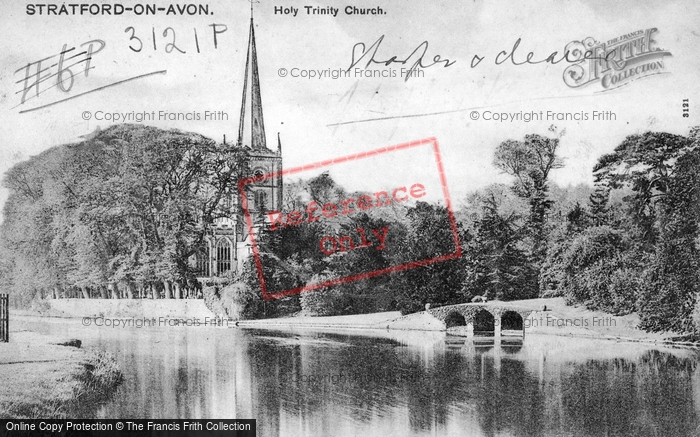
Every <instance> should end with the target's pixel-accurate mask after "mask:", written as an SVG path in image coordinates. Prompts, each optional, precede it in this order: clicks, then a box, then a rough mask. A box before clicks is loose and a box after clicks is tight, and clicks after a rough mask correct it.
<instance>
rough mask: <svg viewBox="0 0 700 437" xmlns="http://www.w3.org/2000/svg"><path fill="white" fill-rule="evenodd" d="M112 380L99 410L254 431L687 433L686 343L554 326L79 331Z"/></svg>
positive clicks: (698, 391)
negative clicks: (506, 332) (557, 331)
mask: <svg viewBox="0 0 700 437" xmlns="http://www.w3.org/2000/svg"><path fill="white" fill-rule="evenodd" d="M61 329H68V330H69V331H70V330H74V332H72V333H71V335H73V336H76V337H82V338H84V339H85V344H86V345H94V346H99V347H102V348H105V349H108V350H111V351H112V352H113V353H115V354H116V355H117V357H118V359H119V361H120V363H121V365H122V367H123V369H124V370H125V374H126V381H125V383H124V385H123V386H122V387H121V388H120V389H119V391H118V393H117V394H116V395H115V397H114V398H113V399H112V401H111V402H110V403H108V404H107V405H105V406H103V407H102V409H101V416H102V417H113V418H127V417H134V418H136V417H143V418H199V417H203V418H235V417H238V418H250V417H253V418H256V419H258V427H259V430H260V431H259V435H265V436H268V435H269V436H277V435H318V436H327V435H340V436H342V435H367V436H372V435H384V436H393V435H396V436H399V435H401V436H403V435H460V436H461V435H475V436H496V435H514V436H516V435H528V436H529V435H557V436H559V435H565V436H597V435H601V436H602V435H639V436H647V435H649V436H652V435H664V436H673V435H683V436H686V435H698V434H700V433H699V431H700V428H699V426H700V408H699V407H698V405H699V404H700V384H699V383H700V370H699V369H698V366H697V363H698V358H699V357H698V352H697V351H692V350H673V349H663V348H654V347H652V346H648V345H641V344H634V343H613V342H605V341H595V340H586V339H571V338H564V337H546V336H535V335H531V336H529V337H528V338H527V339H526V340H525V342H524V343H523V341H522V339H518V338H502V339H500V341H495V340H494V338H493V337H490V338H475V339H471V338H469V339H467V338H464V337H453V338H450V337H445V336H444V334H441V333H432V334H430V333H403V332H388V331H387V332H371V333H370V332H365V333H357V335H355V334H353V335H350V334H348V333H347V332H344V333H321V332H310V331H299V332H296V333H287V332H274V331H254V330H249V331H243V330H238V329H228V330H227V329H213V330H206V329H193V328H189V329H187V328H182V329H181V328H178V329H169V330H165V329H150V330H145V329H142V330H136V329H134V330H128V329H127V330H121V331H108V330H86V329H84V328H81V327H79V326H77V325H71V326H70V327H68V328H65V327H62V328H61Z"/></svg>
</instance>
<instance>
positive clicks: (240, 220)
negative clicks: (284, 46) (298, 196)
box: [196, 16, 283, 279]
mask: <svg viewBox="0 0 700 437" xmlns="http://www.w3.org/2000/svg"><path fill="white" fill-rule="evenodd" d="M225 141H226V140H225V139H224V142H225ZM236 145H237V146H239V147H243V148H245V149H246V151H247V152H248V156H249V168H250V170H251V172H252V175H255V176H262V175H264V174H268V173H274V172H278V171H281V170H282V143H281V141H280V138H279V134H278V135H277V150H272V149H269V148H268V147H267V140H266V136H265V123H264V121H263V108H262V99H261V94H260V78H259V75H258V58H257V51H256V48H255V29H254V26H253V18H252V16H251V19H250V32H249V35H248V51H247V55H246V63H245V76H244V79H243V97H242V101H241V116H240V121H239V125H238V139H237V143H236ZM252 175H251V176H252ZM282 188H283V185H282V176H281V175H280V176H278V177H274V178H268V179H265V180H264V181H261V182H259V183H257V184H253V185H252V186H251V194H249V197H248V206H249V209H250V213H251V214H255V213H256V212H258V211H260V210H267V211H270V210H277V211H280V210H281V209H282V207H281V205H282ZM237 202H238V193H237V192H235V193H231V197H230V198H229V199H227V206H229V207H230V208H231V216H230V217H226V218H221V219H218V220H217V221H216V223H215V225H214V227H213V228H212V229H211V233H210V235H209V236H207V238H206V246H205V247H204V248H203V250H202V251H201V252H200V253H199V254H198V255H197V256H196V268H197V276H198V277H199V278H200V279H212V278H216V277H222V276H226V275H227V274H230V273H231V272H233V271H235V270H238V269H240V268H241V266H242V264H243V261H244V260H245V259H246V258H247V257H248V256H250V254H251V248H250V243H249V236H248V229H247V226H246V224H245V217H244V216H243V215H242V214H240V213H239V212H238V206H237Z"/></svg>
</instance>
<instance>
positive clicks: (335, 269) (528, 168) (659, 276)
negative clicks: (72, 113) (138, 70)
mask: <svg viewBox="0 0 700 437" xmlns="http://www.w3.org/2000/svg"><path fill="white" fill-rule="evenodd" d="M564 139H565V135H564V132H563V131H558V130H557V129H556V128H554V127H552V128H551V129H550V132H549V136H542V135H539V134H531V135H526V136H525V137H524V138H523V139H522V140H506V141H503V142H502V143H501V144H499V145H498V146H497V147H496V149H495V154H494V166H495V167H496V168H498V169H500V170H501V171H503V172H504V173H506V174H508V175H509V176H511V178H512V179H511V183H510V184H509V185H504V184H494V185H491V186H488V187H485V188H482V189H480V190H476V191H474V192H472V193H470V194H469V195H468V196H467V198H466V199H465V202H463V203H462V204H461V205H460V208H459V209H458V210H457V211H455V216H456V219H457V220H456V224H457V226H456V227H457V229H456V230H455V229H453V227H452V217H450V214H451V212H450V211H448V209H447V208H445V207H444V206H442V205H440V204H429V203H426V202H421V201H417V202H415V203H411V204H410V205H409V204H399V203H394V204H392V205H391V206H388V207H382V208H373V209H370V210H369V211H361V212H359V213H355V214H349V215H341V214H339V215H337V216H336V217H333V218H327V219H326V218H324V219H323V220H320V221H317V222H311V223H309V222H308V221H306V220H304V221H302V222H301V223H300V224H298V225H294V226H281V227H278V228H277V229H273V228H271V225H270V223H269V221H265V220H263V217H264V215H261V216H259V217H255V218H254V220H255V222H256V223H257V225H256V226H257V229H258V231H257V232H256V236H257V243H258V246H259V247H258V249H259V251H260V259H261V261H262V265H263V279H264V281H265V284H266V286H267V289H268V292H270V293H275V292H279V291H284V290H289V289H299V288H303V287H313V286H314V285H315V284H319V283H324V282H327V281H332V280H336V279H338V278H345V277H348V276H352V275H357V274H361V273H365V272H371V271H376V270H380V269H387V268H391V267H393V266H400V265H407V264H408V265H411V268H407V269H400V270H398V271H392V272H389V273H386V274H382V275H377V276H372V275H368V277H364V278H362V279H361V280H358V281H352V282H341V283H337V284H335V285H333V286H328V287H322V288H317V289H314V290H312V291H305V292H303V293H301V294H299V295H293V296H287V297H284V298H281V299H272V300H265V299H263V298H262V295H261V289H260V280H259V277H258V272H257V269H256V265H255V263H254V262H253V260H252V259H248V260H246V261H245V262H244V263H243V267H242V269H240V270H239V271H237V272H235V273H233V274H231V275H229V277H228V278H227V279H226V280H225V281H224V282H223V283H221V282H217V283H215V284H213V285H212V284H209V285H207V284H205V285H207V286H206V287H205V289H204V297H205V298H206V299H207V302H209V304H210V306H212V307H216V308H217V311H219V312H223V313H226V314H228V315H232V316H235V317H240V318H258V317H277V316H283V315H289V314H297V313H301V314H307V315H342V314H356V313H368V312H374V311H386V310H401V311H402V312H404V313H407V312H413V311H418V310H421V309H423V308H424V307H425V305H426V304H428V303H430V304H431V305H433V306H435V305H445V304H452V303H459V302H468V301H470V300H471V299H472V298H474V297H475V296H484V295H485V296H487V297H489V298H492V299H502V300H511V299H526V298H532V297H538V296H563V297H565V299H566V301H567V302H568V303H570V304H583V305H585V306H587V307H588V308H591V309H598V310H603V311H607V312H611V313H614V314H628V313H631V312H637V313H638V314H639V317H640V319H641V326H642V327H643V328H645V329H648V330H657V331H658V330H674V331H681V332H688V331H693V330H695V331H697V330H700V302H699V299H698V295H700V289H699V287H698V284H699V283H700V274H699V268H700V251H699V250H698V243H699V242H700V235H699V234H698V222H699V220H700V149H699V148H698V140H699V136H698V129H697V128H696V129H693V130H691V132H690V133H689V134H688V135H687V136H682V135H674V134H670V133H665V132H646V133H641V134H635V135H631V136H629V137H627V138H626V139H625V140H624V141H623V142H622V143H621V144H619V145H618V146H617V147H616V148H615V149H614V151H613V152H612V153H610V154H606V155H604V156H602V157H600V159H599V161H598V163H597V165H596V166H595V168H594V169H593V176H594V179H595V186H594V187H590V186H586V185H580V186H575V187H566V188H563V187H559V186H557V185H556V184H554V183H553V182H551V181H550V178H551V174H552V172H553V171H556V170H557V169H559V168H562V167H563V166H564V163H563V161H562V160H561V159H560V158H559V156H558V150H559V147H560V144H561V142H563V141H564ZM246 162H247V160H246V153H245V151H244V150H242V149H239V148H236V147H232V146H227V145H221V144H216V143H214V142H213V141H211V140H209V139H207V138H204V137H202V136H200V135H196V134H191V133H184V132H179V131H162V130H159V129H155V128H150V127H145V126H133V125H121V126H114V127H111V128H110V129H108V130H106V131H104V132H99V133H97V134H95V135H92V136H91V137H89V138H88V139H86V140H85V141H82V142H80V143H77V144H69V145H65V146H60V147H54V148H52V149H49V150H47V151H46V152H44V153H42V154H40V155H38V156H35V157H32V158H31V159H30V160H28V161H26V162H23V163H20V164H18V165H16V166H14V167H13V168H12V169H11V170H10V171H9V172H8V173H7V174H6V175H5V179H4V184H5V186H6V187H7V188H8V189H9V191H10V197H9V199H8V201H7V203H6V205H5V210H4V221H3V223H2V228H1V229H0V232H1V237H2V242H1V245H0V250H1V251H2V257H0V281H2V282H1V284H0V285H1V286H2V287H3V288H4V289H9V290H11V291H12V293H13V294H14V295H15V296H16V297H18V298H19V300H24V301H26V302H29V301H31V300H33V299H35V298H36V297H39V298H41V297H63V296H73V297H96V296H97V297H103V298H107V297H153V298H156V297H158V296H159V295H164V296H165V297H181V296H182V294H183V290H188V289H194V288H197V287H198V285H197V284H196V281H195V279H194V271H193V267H192V265H191V260H192V255H193V254H194V253H195V252H196V251H197V250H198V248H199V247H201V245H202V241H203V239H204V238H205V236H206V235H207V233H208V232H210V231H211V226H212V224H213V223H214V221H215V220H216V219H217V218H218V217H227V216H230V215H231V214H235V213H237V212H239V211H234V210H233V209H232V208H235V206H234V207H232V206H231V202H227V200H226V199H229V198H230V197H231V192H232V190H235V187H236V182H237V180H238V179H239V178H240V177H241V176H242V175H245V174H247V171H248V169H247V165H246ZM362 194H365V193H358V192H348V191H347V190H346V189H345V188H344V187H342V186H339V185H337V184H336V182H335V181H334V180H333V179H332V178H331V177H330V176H329V175H328V174H322V175H320V176H317V177H315V178H313V179H310V180H306V181H304V180H300V181H296V182H288V183H286V184H285V192H284V196H283V203H284V209H285V210H287V211H291V210H297V211H304V210H305V208H306V205H307V204H308V203H309V201H316V202H318V204H319V205H323V204H325V203H338V202H339V201H340V200H341V199H345V198H348V197H356V198H357V197H358V196H360V195H362ZM360 229H362V230H363V232H365V233H366V235H367V236H368V238H370V240H372V241H373V244H372V245H369V246H363V247H355V248H352V250H349V249H350V248H349V247H348V248H347V249H348V250H340V246H338V247H336V249H338V250H335V251H334V253H332V254H328V253H324V251H323V250H322V248H321V247H320V246H319V241H323V238H325V237H329V238H330V237H333V238H334V239H336V240H334V241H341V238H346V239H347V238H354V241H355V242H358V241H360V240H359V236H358V232H359V230H360ZM373 231H374V232H376V233H375V234H373ZM453 232H456V233H457V235H458V239H459V247H455V238H454V237H455V236H454V234H453ZM373 235H374V236H373ZM379 235H382V236H383V239H382V241H381V242H380V241H379V240H378V238H379ZM351 236H352V237H351ZM347 241H348V240H346V242H347ZM380 243H381V244H380ZM358 244H359V243H358ZM451 253H459V254H461V255H460V256H458V257H454V258H452V259H449V260H446V261H441V262H436V263H422V262H421V261H423V260H426V259H431V258H435V257H440V256H442V255H446V254H451ZM412 263H414V264H412ZM415 263H417V264H415Z"/></svg>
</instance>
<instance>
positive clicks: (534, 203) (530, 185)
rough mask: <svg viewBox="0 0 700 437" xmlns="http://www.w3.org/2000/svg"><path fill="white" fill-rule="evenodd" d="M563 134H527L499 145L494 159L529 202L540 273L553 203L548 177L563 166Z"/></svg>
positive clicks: (530, 227)
mask: <svg viewBox="0 0 700 437" xmlns="http://www.w3.org/2000/svg"><path fill="white" fill-rule="evenodd" d="M550 132H553V133H556V132H557V130H556V128H555V127H554V126H551V127H550ZM563 135H564V131H562V132H559V133H558V134H557V136H556V137H554V138H550V137H544V136H541V135H537V134H530V135H525V139H524V140H523V141H515V140H507V141H504V142H502V143H501V144H499V146H498V147H497V148H496V153H495V156H494V165H495V166H496V167H497V168H499V169H501V170H502V171H503V172H505V173H507V174H509V175H511V176H514V177H515V182H514V184H513V191H514V192H515V193H516V194H517V195H518V196H520V197H522V198H524V199H527V201H528V203H529V206H530V212H529V216H528V218H527V222H528V224H527V229H528V231H529V234H530V235H529V236H530V246H531V257H532V261H533V262H534V267H535V268H536V269H538V270H539V268H540V267H541V265H542V262H544V260H545V257H546V251H547V243H546V242H547V214H548V211H549V210H550V209H551V207H552V203H553V202H552V201H551V200H550V199H549V196H548V194H547V193H548V190H549V185H548V180H549V174H550V172H551V171H552V170H555V169H557V168H562V167H563V162H562V161H561V159H560V158H559V157H558V156H557V149H558V148H559V140H560V138H561V137H562V136H563Z"/></svg>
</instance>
